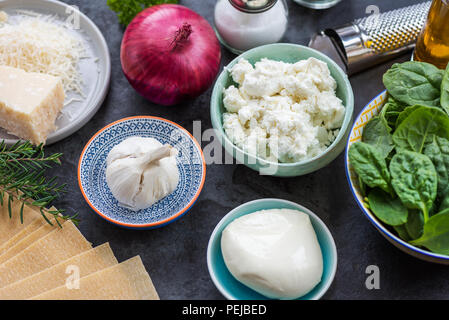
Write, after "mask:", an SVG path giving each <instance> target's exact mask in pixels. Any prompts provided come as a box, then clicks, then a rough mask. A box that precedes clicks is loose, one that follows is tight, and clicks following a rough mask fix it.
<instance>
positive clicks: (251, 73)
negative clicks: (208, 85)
mask: <svg viewBox="0 0 449 320" xmlns="http://www.w3.org/2000/svg"><path fill="white" fill-rule="evenodd" d="M229 72H230V73H231V76H232V79H233V80H234V82H236V83H237V84H238V88H237V87H235V86H234V85H231V86H230V87H228V88H227V89H225V91H224V99H223V103H224V106H225V108H226V110H227V112H226V113H225V114H224V115H223V127H224V130H225V132H226V134H227V135H228V137H229V138H230V139H231V140H232V142H233V143H234V144H236V145H237V146H238V147H240V148H242V149H243V150H245V151H246V152H248V153H250V154H253V155H257V156H259V157H262V158H265V159H268V160H270V161H275V162H297V161H301V160H304V159H308V158H312V157H314V156H317V155H319V154H321V153H323V152H324V151H325V150H326V148H327V147H328V146H329V145H330V144H331V143H332V142H333V141H334V140H335V138H336V137H337V135H338V132H339V128H340V127H341V125H342V123H343V119H344V114H345V108H344V106H343V104H342V101H341V100H340V99H339V98H338V97H337V96H336V94H335V90H336V88H337V83H336V82H335V79H334V78H333V77H332V76H331V74H330V71H329V68H328V66H327V64H326V63H324V62H322V61H320V60H317V59H315V58H309V59H307V60H302V61H299V62H297V63H295V64H290V63H285V62H279V61H273V60H269V59H262V60H261V61H259V62H257V63H256V64H255V66H254V67H253V66H252V65H251V64H250V63H249V62H248V61H247V60H245V59H241V60H240V61H239V62H238V63H237V64H236V65H235V66H234V67H232V68H231V69H230V70H229Z"/></svg>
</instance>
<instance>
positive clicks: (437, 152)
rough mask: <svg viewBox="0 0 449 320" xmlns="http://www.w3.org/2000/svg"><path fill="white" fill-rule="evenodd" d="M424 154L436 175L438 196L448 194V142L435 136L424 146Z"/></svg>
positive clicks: (441, 196) (442, 196)
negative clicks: (430, 162)
mask: <svg viewBox="0 0 449 320" xmlns="http://www.w3.org/2000/svg"><path fill="white" fill-rule="evenodd" d="M424 154H425V155H426V156H428V157H429V158H430V160H432V162H433V165H434V166H435V169H436V171H437V175H438V196H439V197H440V198H444V197H445V196H446V195H447V194H448V192H449V140H447V139H444V138H441V137H437V136H435V137H434V139H433V141H432V142H431V143H430V144H428V145H427V146H426V148H425V149H424Z"/></svg>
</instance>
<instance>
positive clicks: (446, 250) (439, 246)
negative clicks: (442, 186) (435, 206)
mask: <svg viewBox="0 0 449 320" xmlns="http://www.w3.org/2000/svg"><path fill="white" fill-rule="evenodd" d="M410 243H411V244H412V245H414V246H421V247H425V248H427V249H429V250H431V251H432V252H435V253H440V254H446V255H447V254H449V210H445V211H442V212H440V213H437V214H436V215H434V216H432V217H431V218H430V219H429V220H428V221H427V222H426V223H425V224H424V231H423V234H422V236H421V237H420V238H418V239H416V240H412V241H410Z"/></svg>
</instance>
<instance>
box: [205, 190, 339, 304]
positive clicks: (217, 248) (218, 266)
mask: <svg viewBox="0 0 449 320" xmlns="http://www.w3.org/2000/svg"><path fill="white" fill-rule="evenodd" d="M268 209H293V210H299V211H301V212H304V213H306V214H308V215H309V217H310V221H311V222H312V226H313V228H314V229H315V233H316V236H317V238H318V242H319V243H320V247H321V252H322V254H323V267H324V268H323V277H322V279H321V282H320V283H319V284H318V285H317V286H316V287H315V288H314V289H313V290H312V291H311V292H309V293H308V294H306V295H305V296H303V297H301V298H299V299H298V300H318V299H320V298H321V297H322V296H323V295H324V294H325V293H326V291H327V290H328V289H329V287H330V285H331V284H332V281H333V280H334V277H335V273H336V271H337V248H336V246H335V241H334V238H333V237H332V234H331V232H330V231H329V229H328V228H327V227H326V225H325V224H324V222H323V221H321V219H320V218H319V217H318V216H317V215H315V214H314V213H313V212H312V211H310V210H308V209H307V208H305V207H303V206H301V205H299V204H297V203H294V202H291V201H287V200H282V199H260V200H255V201H250V202H247V203H244V204H242V205H241V206H238V207H237V208H235V209H234V210H232V211H231V212H229V213H228V214H227V215H225V216H224V217H223V219H221V221H220V222H219V223H218V225H217V226H216V227H215V230H214V231H213V232H212V235H211V237H210V240H209V246H208V247H207V266H208V268H209V274H210V276H211V278H212V281H213V282H214V284H215V286H216V287H217V289H218V290H219V291H220V292H221V293H222V294H223V296H225V297H226V298H227V299H229V300H267V299H268V298H266V297H264V296H262V295H261V294H259V293H257V292H256V291H254V290H252V289H250V288H249V287H247V286H245V285H244V284H242V283H240V282H239V281H237V280H236V279H235V278H234V276H233V275H232V274H231V273H230V272H229V270H228V268H227V267H226V264H225V262H224V260H223V254H222V252H221V234H222V232H223V230H224V229H225V228H226V227H227V226H228V225H229V224H230V223H231V222H232V221H234V220H235V219H237V218H239V217H241V216H243V215H246V214H250V213H253V212H256V211H260V210H268Z"/></svg>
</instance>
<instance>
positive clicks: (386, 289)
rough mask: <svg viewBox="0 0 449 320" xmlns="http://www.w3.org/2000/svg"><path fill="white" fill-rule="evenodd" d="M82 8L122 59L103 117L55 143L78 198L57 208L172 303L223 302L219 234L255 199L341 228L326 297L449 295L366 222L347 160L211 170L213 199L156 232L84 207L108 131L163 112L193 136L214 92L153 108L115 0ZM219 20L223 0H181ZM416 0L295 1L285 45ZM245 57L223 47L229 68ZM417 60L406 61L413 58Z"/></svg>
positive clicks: (437, 276) (440, 280) (362, 91)
mask: <svg viewBox="0 0 449 320" xmlns="http://www.w3.org/2000/svg"><path fill="white" fill-rule="evenodd" d="M66 2H67V3H70V4H75V5H77V6H79V8H80V9H81V11H82V12H84V13H85V14H87V15H88V16H89V17H90V18H91V19H92V20H93V21H94V22H95V23H96V24H97V25H98V27H99V28H100V29H101V31H102V32H103V34H104V36H105V38H106V41H107V42H108V44H109V49H110V51H111V56H112V82H111V90H110V93H109V95H108V97H107V99H106V101H105V103H104V105H103V106H102V107H101V109H100V111H99V112H98V114H97V115H96V116H95V117H94V118H93V119H92V120H91V121H90V122H89V123H88V124H87V125H86V126H85V127H83V128H82V129H81V130H79V131H78V132H77V133H75V134H73V135H72V136H71V137H69V138H67V139H65V140H63V141H61V142H59V143H57V144H55V145H53V146H51V147H49V148H48V152H62V153H64V159H63V165H62V166H61V167H60V168H58V169H57V172H56V174H57V175H59V176H61V177H62V179H63V180H66V181H67V183H68V189H69V193H68V194H67V195H66V196H65V197H64V199H62V200H61V201H59V202H58V203H57V206H59V207H61V208H66V209H68V210H74V211H77V212H79V214H80V216H81V218H82V221H81V223H80V229H81V231H82V233H83V234H84V235H85V236H86V238H87V239H89V240H90V241H92V242H93V244H94V245H99V244H101V243H104V242H106V241H109V242H110V244H111V246H112V248H113V250H114V252H115V253H116V255H117V258H118V259H119V260H120V261H122V260H125V259H128V258H130V257H132V256H134V255H140V256H141V257H142V259H143V261H144V263H145V266H146V267H147V269H148V271H149V273H150V275H151V276H152V278H153V281H154V284H155V286H156V288H157V290H158V292H159V294H160V296H161V298H162V299H222V298H223V297H222V296H221V294H220V293H219V292H218V291H217V290H216V288H215V286H214V284H213V283H212V281H211V279H210V277H209V273H208V270H207V265H206V248H207V243H208V240H209V236H210V234H211V232H212V230H213V228H214V227H215V225H216V224H217V223H218V222H219V220H220V219H221V218H222V217H223V216H224V215H225V214H226V213H227V212H229V211H230V210H231V209H233V208H234V207H236V206H238V205H240V204H242V203H245V202H247V201H250V200H254V199H260V198H266V197H277V198H282V199H287V200H291V201H295V202H297V203H300V204H302V205H304V206H306V207H307V208H309V209H311V210H312V211H314V212H315V213H316V214H318V215H319V216H320V217H321V219H323V221H324V222H325V223H326V224H327V225H328V227H329V228H330V230H331V231H332V233H333V235H334V237H335V240H336V244H337V249H338V257H339V262H338V271H337V275H336V278H335V281H334V283H333V284H332V286H331V288H330V290H329V291H328V293H327V294H326V295H325V298H326V299H418V298H425V299H429V298H447V295H448V293H449V289H448V288H449V270H448V268H447V267H444V266H439V265H434V264H430V263H426V262H422V261H420V260H417V259H415V258H412V257H410V256H408V255H406V254H404V253H402V252H401V251H399V250H398V249H396V248H395V247H393V246H392V245H391V244H390V243H388V242H387V241H386V240H385V239H384V238H383V237H382V236H381V235H380V234H379V233H378V232H377V231H376V230H375V229H374V227H373V226H372V225H371V224H370V223H369V221H368V220H367V219H366V218H365V217H364V216H363V214H362V212H361V211H360V210H359V208H358V207H357V205H356V203H355V201H354V199H353V197H352V194H351V192H350V190H349V187H348V184H347V181H346V176H345V172H344V162H343V156H340V157H339V158H337V159H336V160H335V161H334V162H333V163H332V164H330V165H329V166H328V167H326V168H324V169H322V170H320V171H319V172H316V173H313V174H309V175H307V176H304V177H298V178H291V179H281V178H274V177H266V176H259V175H258V174H257V173H256V172H254V171H251V170H250V169H248V168H246V167H244V166H242V165H211V166H208V168H207V179H206V183H205V186H204V189H203V192H202V194H201V196H200V198H199V200H198V201H197V203H196V205H195V206H194V207H193V209H192V210H191V211H190V212H189V213H188V214H187V215H186V216H185V217H183V218H182V219H181V220H179V221H177V222H176V223H173V224H171V225H169V226H167V227H164V228H162V229H157V230H151V231H130V230H124V229H120V228H118V227H116V226H114V225H112V224H110V223H108V222H106V221H104V220H102V219H101V218H100V217H98V216H97V215H96V214H95V213H94V212H93V211H92V210H91V209H90V208H89V206H88V205H87V204H86V202H85V201H84V200H83V197H82V195H81V192H80V190H79V188H78V183H77V175H76V169H77V164H78V158H79V155H80V153H81V151H82V148H83V146H84V145H85V143H86V142H87V141H88V140H89V138H90V137H91V136H92V135H93V134H94V133H95V132H97V131H98V130H99V129H101V128H102V127H103V126H105V125H107V124H109V123H111V122H113V121H115V120H118V119H121V118H123V117H127V116H135V115H154V116H160V117H164V118H167V119H170V120H172V121H175V122H177V123H179V124H180V125H182V126H184V127H185V128H187V129H188V130H190V131H191V130H192V123H193V121H194V120H200V121H201V122H202V127H203V130H204V129H208V128H211V122H210V118H209V99H210V94H211V90H209V91H207V92H206V93H205V94H203V95H202V96H200V97H199V98H197V99H196V100H194V101H190V102H187V103H185V104H182V105H179V106H176V107H171V108H170V107H161V106H157V105H153V104H151V103H149V102H147V101H145V100H144V99H143V98H141V97H140V96H139V95H138V94H137V93H136V92H135V91H134V90H133V89H132V88H131V87H130V85H129V84H128V82H127V80H126V79H125V77H124V76H123V74H122V71H121V68H120V60H119V50H120V42H121V38H122V34H123V29H122V28H121V27H120V26H119V24H118V22H117V19H116V16H115V14H114V13H113V12H111V11H110V10H109V9H108V7H107V6H106V0H95V1H92V0H76V1H75V0H69V1H66ZM181 2H182V4H184V5H186V6H188V7H190V8H192V9H194V10H196V11H197V12H198V13H200V14H201V15H202V16H204V17H206V18H207V19H208V20H209V21H210V22H211V23H212V22H213V9H214V4H215V1H213V0H181ZM418 2H420V1H416V0H396V1H391V0H381V1H372V0H343V1H342V2H341V3H340V4H338V5H337V6H336V7H334V8H332V9H329V10H325V11H314V10H309V9H306V8H303V7H301V6H299V5H297V4H295V3H293V2H292V1H290V0H289V8H290V22H289V28H288V32H287V34H286V36H285V39H284V42H292V43H298V44H307V43H308V40H309V38H310V36H311V34H312V33H313V32H315V31H317V30H319V29H320V28H325V27H331V26H336V25H340V24H342V23H346V22H349V21H351V20H352V19H355V18H358V17H363V16H365V14H366V13H365V10H366V8H367V6H369V5H372V4H376V5H378V6H379V7H380V10H381V11H382V12H383V11H388V10H391V9H394V8H399V7H402V6H406V5H410V4H415V3H418ZM234 57H235V56H234V55H232V54H231V53H229V52H227V51H226V50H224V49H223V59H222V63H223V65H225V64H227V63H228V62H230V61H231V60H232V59H233V58H234ZM408 58H409V56H405V57H402V58H400V59H398V60H399V61H405V60H406V59H408ZM392 63H393V62H390V63H387V64H385V65H381V66H378V67H376V68H373V69H371V70H368V71H366V72H364V73H361V74H359V75H356V76H353V77H352V78H351V83H352V85H353V89H354V94H355V112H356V113H358V112H359V111H360V110H361V108H362V107H363V106H364V105H366V104H367V103H368V102H369V101H370V100H371V99H372V98H373V97H374V96H375V95H376V94H378V93H379V92H381V91H382V90H383V86H382V82H381V78H382V74H383V73H384V72H385V71H386V70H387V69H388V68H389V67H390V66H391V64H392ZM369 265H377V266H379V268H380V276H381V277H380V279H381V282H380V286H381V289H380V290H371V291H370V290H367V289H366V287H365V280H366V277H367V275H366V274H365V270H366V268H367V266H369Z"/></svg>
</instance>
